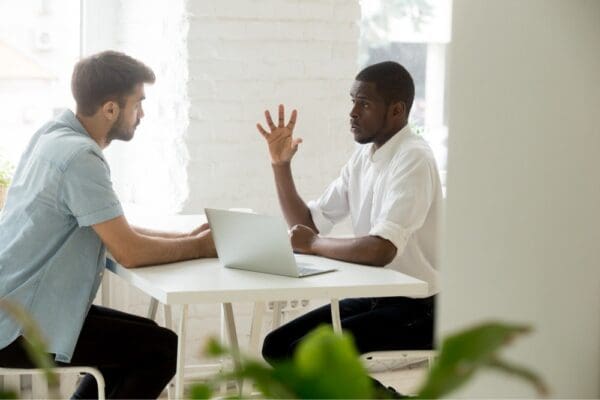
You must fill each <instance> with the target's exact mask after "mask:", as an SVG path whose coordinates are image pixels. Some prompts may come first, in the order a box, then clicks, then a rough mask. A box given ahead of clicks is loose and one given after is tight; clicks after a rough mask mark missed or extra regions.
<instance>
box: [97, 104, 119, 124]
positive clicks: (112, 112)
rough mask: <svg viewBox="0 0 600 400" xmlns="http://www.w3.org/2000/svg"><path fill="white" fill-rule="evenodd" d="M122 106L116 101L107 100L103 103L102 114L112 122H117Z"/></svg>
mask: <svg viewBox="0 0 600 400" xmlns="http://www.w3.org/2000/svg"><path fill="white" fill-rule="evenodd" d="M120 112H121V107H119V103H117V102H116V101H107V102H106V103H104V104H103V105H102V115H103V116H104V118H106V119H107V120H109V121H110V122H115V121H116V120H117V119H118V118H119V113H120Z"/></svg>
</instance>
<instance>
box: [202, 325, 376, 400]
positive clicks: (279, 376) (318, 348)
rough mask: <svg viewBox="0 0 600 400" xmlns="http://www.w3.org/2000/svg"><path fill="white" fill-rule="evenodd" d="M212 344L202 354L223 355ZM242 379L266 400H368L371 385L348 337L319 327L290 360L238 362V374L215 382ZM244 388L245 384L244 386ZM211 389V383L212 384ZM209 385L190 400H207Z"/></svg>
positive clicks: (350, 338)
mask: <svg viewBox="0 0 600 400" xmlns="http://www.w3.org/2000/svg"><path fill="white" fill-rule="evenodd" d="M223 351H224V349H223V348H222V347H221V346H220V345H219V344H218V343H217V342H215V341H214V340H211V341H209V342H208V345H207V346H206V350H205V352H206V353H207V354H210V355H213V356H215V355H220V354H223ZM238 378H244V379H249V380H250V381H252V382H254V384H255V385H256V387H257V389H258V390H259V391H260V392H261V393H262V394H263V395H264V396H265V397H267V398H280V399H283V398H285V399H289V398H301V399H316V398H320V399H336V398H337V399H341V398H343V399H353V398H362V399H364V398H372V396H373V388H372V382H371V379H370V378H369V376H368V375H367V372H366V370H365V369H364V367H363V365H362V363H361V361H360V358H359V357H358V353H357V351H356V349H355V347H354V343H353V340H352V337H351V336H349V335H346V334H344V335H336V334H334V333H333V331H332V330H331V327H329V326H321V327H319V328H317V329H315V330H314V331H313V332H311V333H310V334H309V335H308V336H307V337H306V339H305V340H303V341H302V343H301V344H300V346H299V347H298V349H297V350H296V353H295V354H294V358H293V359H292V360H290V361H286V362H281V363H278V364H276V365H275V367H274V368H271V367H269V366H267V365H265V364H263V363H260V362H256V361H248V360H242V369H241V371H234V372H231V373H226V374H221V375H220V376H219V377H218V378H217V380H224V379H225V380H226V379H238ZM246 384H249V383H248V382H247V383H246ZM212 386H214V382H213V383H212ZM211 394H212V389H211V385H210V384H209V385H197V386H195V387H194V388H193V389H192V392H191V395H192V398H194V399H204V398H209V397H210V396H211Z"/></svg>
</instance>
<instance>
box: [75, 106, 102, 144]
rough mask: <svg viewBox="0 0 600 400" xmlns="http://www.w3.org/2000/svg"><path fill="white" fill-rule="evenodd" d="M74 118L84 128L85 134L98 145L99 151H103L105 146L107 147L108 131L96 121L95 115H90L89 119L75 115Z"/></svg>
mask: <svg viewBox="0 0 600 400" xmlns="http://www.w3.org/2000/svg"><path fill="white" fill-rule="evenodd" d="M75 117H76V118H77V120H79V122H80V123H81V125H82V126H83V127H84V128H85V130H86V132H87V133H88V135H90V137H91V138H92V139H93V140H94V142H96V143H98V146H100V148H101V149H104V148H106V146H108V144H109V141H108V140H107V136H108V130H107V129H106V128H104V127H103V124H102V123H101V122H99V121H98V119H97V118H96V116H95V115H92V116H91V117H86V116H83V115H81V114H79V113H77V114H76V115H75Z"/></svg>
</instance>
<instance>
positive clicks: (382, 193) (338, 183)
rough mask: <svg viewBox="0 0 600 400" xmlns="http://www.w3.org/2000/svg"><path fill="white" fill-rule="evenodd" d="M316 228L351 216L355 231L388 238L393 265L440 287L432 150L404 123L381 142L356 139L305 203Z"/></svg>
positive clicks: (438, 199)
mask: <svg viewBox="0 0 600 400" xmlns="http://www.w3.org/2000/svg"><path fill="white" fill-rule="evenodd" d="M308 206H309V208H310V211H311V216H312V218H313V221H314V223H315V225H316V227H317V229H318V230H319V233H320V234H323V235H326V234H327V233H329V232H330V231H331V229H332V227H333V226H334V225H335V224H336V223H338V222H340V221H341V220H343V219H344V218H345V217H347V216H350V218H351V220H352V227H353V230H354V235H355V236H356V237H360V236H378V237H381V238H383V239H387V240H389V241H390V242H392V243H393V244H394V245H395V246H396V249H397V253H396V257H395V258H394V260H392V262H391V263H390V264H388V265H387V266H386V268H392V269H395V270H398V271H400V272H403V273H405V274H407V275H410V276H413V277H415V278H417V279H421V280H423V281H425V282H427V283H428V284H429V293H428V296H431V295H434V294H436V293H437V292H438V291H439V283H438V267H439V266H438V263H439V252H440V244H441V243H440V240H441V231H442V226H441V224H442V207H443V194H442V188H441V183H440V178H439V173H438V169H437V166H436V162H435V159H434V157H433V153H432V151H431V149H430V147H429V145H428V144H427V142H426V141H425V140H424V139H423V138H422V137H420V136H418V135H416V134H414V133H413V132H411V130H410V128H409V127H408V126H406V127H405V128H403V129H402V130H400V131H399V132H398V133H396V134H395V135H394V136H393V137H392V138H391V139H390V140H388V141H387V142H386V143H385V144H384V145H383V146H382V147H381V148H379V149H376V150H375V147H374V146H373V145H372V144H367V145H361V146H359V148H358V149H357V150H356V151H355V152H354V154H353V155H352V157H351V158H350V160H349V161H348V162H347V163H346V165H345V166H344V167H343V168H342V171H341V174H340V176H339V177H338V178H337V179H336V180H335V181H334V182H332V183H331V184H330V185H329V187H328V188H327V189H326V190H325V192H324V193H323V195H322V196H321V197H320V198H319V199H318V200H315V201H311V202H309V204H308Z"/></svg>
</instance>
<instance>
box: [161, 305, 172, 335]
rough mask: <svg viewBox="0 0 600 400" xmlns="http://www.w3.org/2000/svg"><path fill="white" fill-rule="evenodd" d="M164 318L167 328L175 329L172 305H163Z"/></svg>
mask: <svg viewBox="0 0 600 400" xmlns="http://www.w3.org/2000/svg"><path fill="white" fill-rule="evenodd" d="M163 316H164V317H165V328H167V329H173V314H172V313H171V306H170V305H168V304H163Z"/></svg>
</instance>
